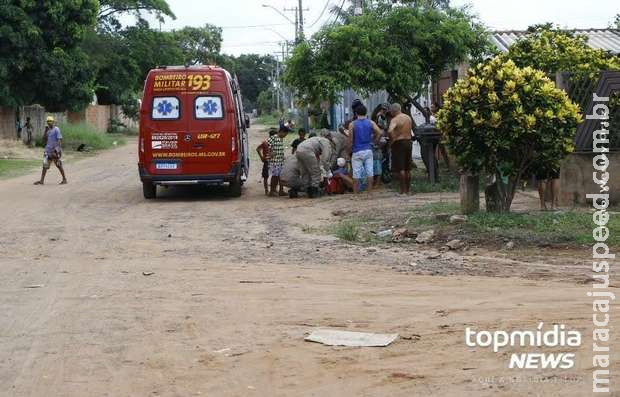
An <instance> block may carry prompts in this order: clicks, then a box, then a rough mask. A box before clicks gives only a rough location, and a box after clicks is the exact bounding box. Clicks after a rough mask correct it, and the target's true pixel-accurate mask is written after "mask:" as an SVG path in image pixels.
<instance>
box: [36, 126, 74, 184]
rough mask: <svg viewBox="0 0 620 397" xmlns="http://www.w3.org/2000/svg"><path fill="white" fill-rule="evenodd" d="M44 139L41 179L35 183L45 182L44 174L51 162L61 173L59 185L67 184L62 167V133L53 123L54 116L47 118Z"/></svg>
mask: <svg viewBox="0 0 620 397" xmlns="http://www.w3.org/2000/svg"><path fill="white" fill-rule="evenodd" d="M44 139H45V140H46V142H47V143H46V144H45V153H44V154H43V156H44V157H43V169H42V171H41V179H40V180H38V181H36V182H35V183H34V184H35V185H43V184H44V183H45V174H47V170H48V169H49V168H50V162H53V163H54V164H55V165H56V167H57V168H58V171H60V175H62V181H61V182H60V184H61V185H66V184H67V177H66V176H65V170H64V169H63V167H62V160H61V159H60V158H61V157H62V148H61V144H62V133H61V132H60V128H58V127H56V126H55V125H54V118H53V117H51V116H50V117H48V118H47V128H46V133H45V136H44Z"/></svg>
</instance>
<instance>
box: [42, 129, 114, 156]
mask: <svg viewBox="0 0 620 397" xmlns="http://www.w3.org/2000/svg"><path fill="white" fill-rule="evenodd" d="M58 128H60V131H61V132H62V137H63V142H62V145H63V149H65V150H76V149H77V148H78V147H79V146H80V145H82V144H84V145H86V148H87V149H88V150H104V149H110V148H112V147H114V146H115V144H114V143H115V142H116V145H123V144H125V139H123V137H122V136H119V135H115V134H107V133H102V132H99V131H97V130H95V129H94V128H93V127H91V126H90V125H88V124H86V123H79V124H61V125H60V126H59V127H58ZM36 144H37V146H43V138H42V137H41V138H39V139H38V140H37V142H36Z"/></svg>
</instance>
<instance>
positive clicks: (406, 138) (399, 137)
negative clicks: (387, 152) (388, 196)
mask: <svg viewBox="0 0 620 397" xmlns="http://www.w3.org/2000/svg"><path fill="white" fill-rule="evenodd" d="M390 112H391V113H392V121H391V122H390V127H389V129H388V135H389V137H390V142H391V150H392V153H391V154H392V172H395V173H398V175H399V180H400V194H409V193H410V192H411V162H412V158H411V151H412V148H413V142H412V140H411V128H412V126H413V124H412V122H411V117H409V116H407V115H406V114H404V113H403V112H402V110H401V107H400V104H398V103H395V104H393V105H392V106H391V108H390Z"/></svg>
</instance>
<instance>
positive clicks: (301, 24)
mask: <svg viewBox="0 0 620 397" xmlns="http://www.w3.org/2000/svg"><path fill="white" fill-rule="evenodd" d="M303 36H304V5H303V0H299V34H298V36H297V39H298V40H300V41H301V38H302V37H303Z"/></svg>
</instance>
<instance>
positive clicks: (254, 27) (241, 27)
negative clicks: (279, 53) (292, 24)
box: [220, 23, 289, 29]
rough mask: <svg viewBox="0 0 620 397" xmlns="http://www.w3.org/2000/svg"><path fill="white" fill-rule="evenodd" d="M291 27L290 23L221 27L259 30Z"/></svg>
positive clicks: (224, 27)
mask: <svg viewBox="0 0 620 397" xmlns="http://www.w3.org/2000/svg"><path fill="white" fill-rule="evenodd" d="M284 25H287V26H288V25H289V24H288V23H271V24H266V25H237V26H220V28H221V29H258V28H268V27H272V26H284Z"/></svg>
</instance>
